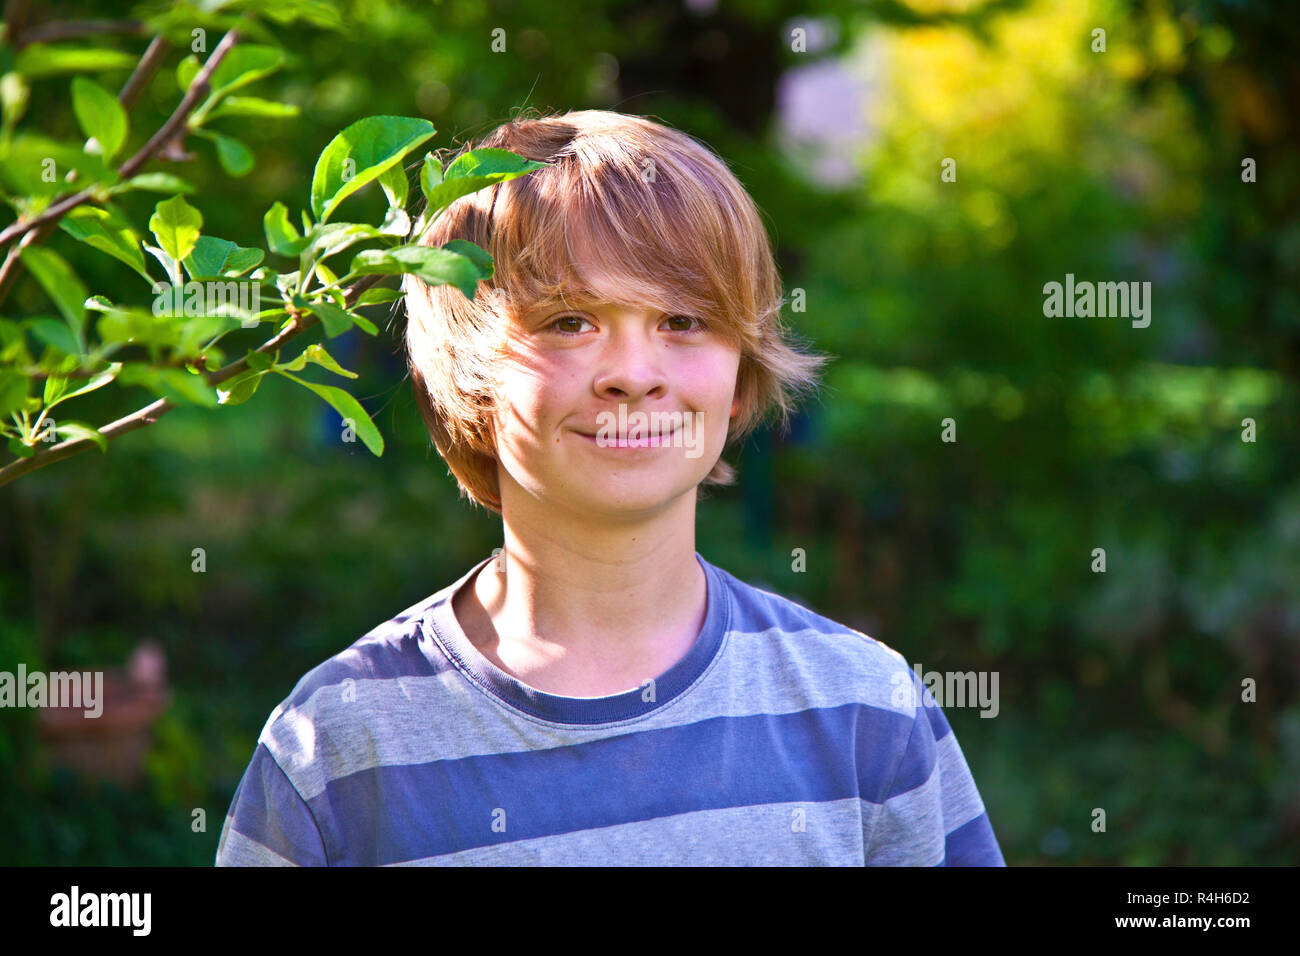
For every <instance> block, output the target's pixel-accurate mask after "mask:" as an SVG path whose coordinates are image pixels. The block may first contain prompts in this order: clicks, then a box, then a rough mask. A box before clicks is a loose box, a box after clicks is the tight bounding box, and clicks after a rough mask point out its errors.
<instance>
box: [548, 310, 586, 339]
mask: <svg viewBox="0 0 1300 956" xmlns="http://www.w3.org/2000/svg"><path fill="white" fill-rule="evenodd" d="M586 321H587V320H586V319H584V318H583V317H582V316H580V315H562V316H560V317H559V318H558V319H556V320H555V321H554V322H552V323H551V324H550V325H549V326H547V328H550V329H553V330H555V331H556V332H558V333H560V334H561V335H580V334H581V332H580V331H579V330H580V329H581V327H582V323H583V322H586ZM567 323H574V324H575V325H576V327H575V325H568V324H567ZM561 326H564V327H563V328H561Z"/></svg>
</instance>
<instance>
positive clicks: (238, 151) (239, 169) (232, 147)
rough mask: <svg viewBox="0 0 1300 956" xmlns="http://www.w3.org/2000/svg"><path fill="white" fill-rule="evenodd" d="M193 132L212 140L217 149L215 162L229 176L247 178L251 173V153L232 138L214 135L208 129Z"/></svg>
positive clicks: (219, 134)
mask: <svg viewBox="0 0 1300 956" xmlns="http://www.w3.org/2000/svg"><path fill="white" fill-rule="evenodd" d="M194 132H195V133H197V134H198V135H199V136H202V137H204V138H205V139H210V140H212V142H213V143H214V144H215V145H216V147H217V160H218V161H219V162H220V163H221V168H222V169H224V170H225V171H226V172H227V173H228V174H229V175H231V176H235V177H239V176H247V175H248V174H249V173H250V172H252V171H253V151H252V150H251V149H249V148H248V147H247V146H246V145H244V144H243V143H242V142H240V141H239V140H237V139H235V138H234V137H233V136H227V135H225V134H224V133H214V132H213V131H212V130H208V129H196V130H195V131H194Z"/></svg>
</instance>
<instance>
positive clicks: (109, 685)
mask: <svg viewBox="0 0 1300 956" xmlns="http://www.w3.org/2000/svg"><path fill="white" fill-rule="evenodd" d="M171 697H172V695H171V689H170V688H169V687H168V686H167V678H166V664H165V661H164V658H163V654H162V648H161V647H160V646H159V645H157V644H155V643H152V642H148V643H145V644H141V645H140V646H139V647H137V648H136V649H135V651H133V652H132V654H131V659H130V660H129V661H128V662H127V666H126V668H125V669H124V670H122V669H118V670H111V671H105V672H104V685H103V710H102V712H101V713H100V715H99V716H98V717H87V716H86V714H85V708H84V707H46V708H43V709H42V710H41V712H40V714H39V715H38V717H37V724H36V729H37V733H38V734H39V735H40V737H41V739H42V740H43V741H45V743H46V744H47V746H48V747H49V756H50V762H51V764H53V765H56V766H62V767H67V768H69V769H71V770H76V771H77V772H79V773H84V774H87V775H88V776H93V777H98V778H100V779H104V780H111V781H113V782H115V783H119V784H124V785H130V784H134V783H137V782H138V781H139V780H140V777H141V775H142V771H143V769H144V758H145V755H146V754H147V753H148V751H149V746H150V744H151V743H152V738H153V734H152V730H153V725H154V722H155V721H156V720H157V719H158V717H159V716H160V715H161V714H162V713H163V712H164V711H165V710H166V709H167V707H168V705H170V704H171Z"/></svg>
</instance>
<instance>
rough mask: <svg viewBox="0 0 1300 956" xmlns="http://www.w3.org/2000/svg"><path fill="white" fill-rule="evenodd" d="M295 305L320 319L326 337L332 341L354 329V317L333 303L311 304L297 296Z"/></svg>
mask: <svg viewBox="0 0 1300 956" xmlns="http://www.w3.org/2000/svg"><path fill="white" fill-rule="evenodd" d="M293 304H294V305H296V306H297V307H298V308H300V309H306V310H307V311H308V312H310V313H311V314H312V315H315V316H316V317H317V318H319V319H320V322H321V325H323V326H325V334H326V336H328V337H329V338H331V339H332V338H334V337H335V336H337V335H342V334H343V333H344V332H346V331H347V330H348V329H350V328H352V316H350V315H349V314H348V313H347V312H346V311H345V310H343V309H340V308H339V307H338V306H337V305H335V304H334V303H333V302H325V301H320V302H309V301H307V300H306V299H304V298H303V297H302V296H300V295H295V296H294V297H293Z"/></svg>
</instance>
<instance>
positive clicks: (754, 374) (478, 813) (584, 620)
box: [217, 110, 1003, 866]
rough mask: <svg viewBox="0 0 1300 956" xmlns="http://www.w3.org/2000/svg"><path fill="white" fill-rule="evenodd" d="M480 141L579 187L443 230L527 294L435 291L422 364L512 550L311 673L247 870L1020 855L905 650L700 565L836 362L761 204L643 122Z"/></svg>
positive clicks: (417, 372)
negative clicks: (712, 489) (717, 499)
mask: <svg viewBox="0 0 1300 956" xmlns="http://www.w3.org/2000/svg"><path fill="white" fill-rule="evenodd" d="M477 146H489V147H497V148H502V149H507V150H509V151H511V152H514V153H518V154H520V155H522V156H525V157H526V158H528V159H533V160H538V161H541V162H546V163H549V164H550V165H549V166H547V167H545V168H543V169H540V170H538V171H536V172H533V173H530V174H529V175H527V176H524V177H521V178H519V179H516V180H513V181H509V182H506V183H501V184H498V185H497V186H495V187H492V188H491V189H487V190H483V191H481V192H479V193H475V194H471V195H469V196H466V197H464V198H463V199H461V200H459V201H457V202H456V203H455V204H453V205H452V206H451V207H449V208H448V209H447V210H446V211H445V212H444V213H443V214H442V216H440V217H439V219H438V220H437V221H436V222H435V223H434V224H433V227H432V228H431V229H430V231H429V233H428V234H427V236H426V238H425V240H424V241H425V242H427V243H428V244H430V245H437V246H441V245H443V244H444V243H446V242H448V241H450V240H452V239H456V238H460V239H468V240H470V241H472V242H475V243H477V244H479V245H480V246H482V247H483V248H484V249H486V250H488V251H489V252H491V253H492V255H493V258H494V262H495V264H496V273H495V275H494V276H493V278H492V279H491V280H489V281H485V282H484V283H482V285H481V286H480V288H479V290H478V292H477V293H476V295H475V297H474V299H472V300H470V299H467V298H466V297H465V296H464V295H463V294H461V293H460V292H459V291H457V290H455V289H454V288H452V287H450V286H433V287H430V286H427V285H425V284H424V283H423V282H420V281H419V280H417V279H414V278H412V277H408V278H407V281H406V285H405V290H406V293H407V295H406V306H407V313H408V326H407V349H408V357H409V367H410V371H411V377H412V381H413V385H414V388H415V394H416V398H417V402H418V404H419V407H420V411H421V414H422V416H423V418H424V421H425V423H426V425H427V426H428V429H429V432H430V435H431V437H432V439H433V442H434V444H435V446H436V447H437V449H438V451H439V453H440V454H441V455H442V457H443V458H444V459H445V460H446V462H447V464H448V466H449V468H450V470H451V472H452V473H453V474H454V475H455V477H456V479H457V481H458V483H459V485H460V488H461V490H462V493H463V494H464V495H465V496H467V497H469V498H470V499H471V500H472V501H473V502H475V503H477V504H479V505H481V506H483V507H486V508H489V509H491V510H492V511H494V512H496V513H498V514H500V515H501V518H502V529H503V538H504V548H503V549H502V551H501V554H500V555H499V556H498V557H497V558H495V559H493V558H492V557H491V556H487V557H485V558H484V559H483V560H482V561H480V562H479V563H478V564H477V565H475V566H474V567H473V568H471V569H469V570H468V571H467V572H466V573H465V574H464V575H463V576H462V577H461V578H460V579H459V580H457V581H455V582H454V583H452V584H450V585H448V586H446V587H444V588H443V589H442V590H440V591H438V592H436V593H435V594H433V595H430V596H429V597H427V598H425V599H424V600H423V601H421V602H419V603H418V604H416V605H414V606H412V607H410V608H408V609H407V610H406V611H404V612H402V613H401V614H399V615H397V616H396V617H394V618H393V619H392V620H390V621H388V622H386V623H385V624H383V625H381V626H379V627H377V628H375V629H374V630H372V631H371V632H370V633H369V634H367V635H366V636H364V637H363V638H361V639H360V640H359V641H357V642H356V643H354V644H353V645H352V646H351V647H349V648H347V649H346V650H344V651H342V652H341V653H339V654H337V655H335V656H334V657H333V658H331V659H330V660H328V661H326V662H325V663H323V664H321V665H320V666H318V667H316V668H315V669H313V670H312V671H310V672H309V673H308V674H307V675H306V676H305V677H303V678H302V680H301V681H300V682H299V683H298V685H297V687H295V689H294V690H293V692H292V693H291V694H290V695H289V697H288V698H287V699H286V700H285V701H284V702H283V703H281V704H280V706H279V707H277V708H276V710H275V711H274V712H273V713H272V715H271V717H270V719H269V720H268V721H267V724H266V726H265V728H264V729H263V731H262V734H261V737H260V738H259V741H258V744H257V748H256V750H255V752H254V755H253V759H252V762H251V763H250V765H249V768H248V770H247V772H246V773H245V775H244V778H243V780H242V781H241V782H240V785H239V788H238V790H237V791H236V793H235V797H234V800H233V802H232V806H231V809H230V814H229V815H228V817H227V819H226V822H225V825H224V827H223V828H222V833H221V840H220V845H219V847H218V850H217V863H218V865H292V864H301V865H356V864H362V865H376V864H424V865H445V864H542V865H591V864H598V865H599V864H603V865H858V866H861V865H863V864H883V865H939V864H947V865H1002V864H1003V859H1002V854H1001V851H1000V849H999V847H998V844H997V841H996V839H995V837H994V835H993V831H992V828H991V826H990V824H989V820H988V816H987V814H986V813H985V810H984V805H983V803H982V801H981V799H980V796H979V793H978V792H977V790H976V788H975V785H974V781H973V780H972V778H971V774H970V771H969V769H968V767H967V765H966V762H965V759H964V757H963V755H962V752H961V749H960V747H959V746H958V744H957V741H956V738H955V736H954V735H953V733H952V731H951V729H950V727H949V725H948V723H947V721H946V719H945V717H944V715H943V712H942V711H941V710H940V709H939V708H938V707H937V706H933V699H932V698H928V696H927V692H926V691H925V689H924V688H923V687H921V686H920V684H919V681H917V679H916V677H915V675H913V674H912V673H911V672H910V671H909V670H908V665H907V663H906V661H905V660H904V659H903V657H902V656H901V655H899V654H898V653H897V652H896V651H893V650H891V649H890V648H888V647H886V646H885V645H883V644H881V643H879V642H877V641H875V640H873V639H872V638H870V637H868V636H866V635H864V634H861V633H858V632H856V631H854V630H852V629H850V628H847V627H845V626H843V625H841V624H837V623H836V622H834V621H831V620H829V619H827V618H824V617H822V616H820V615H817V614H815V613H813V612H812V611H810V610H808V609H806V608H804V607H801V606H800V605H798V604H796V603H794V602H792V601H789V600H786V599H784V598H781V597H779V596H777V595H775V594H770V593H768V592H766V591H762V590H759V589H757V588H754V587H752V586H750V585H747V584H745V583H744V582H742V581H739V580H738V579H736V578H735V577H733V576H732V575H730V574H728V573H727V572H726V571H723V570H722V569H720V568H717V567H715V566H714V565H712V564H710V563H709V562H707V561H705V560H704V558H703V557H701V556H700V555H699V554H698V553H697V551H696V549H695V508H696V499H697V493H698V489H699V488H700V487H701V486H702V485H710V484H726V483H729V482H731V481H732V480H733V478H734V472H733V471H732V469H731V468H730V466H728V465H727V464H726V463H725V462H723V461H722V460H721V455H722V452H723V450H724V446H726V445H727V444H728V443H729V442H739V441H740V440H741V439H743V438H744V436H745V435H747V434H748V433H749V432H751V431H752V430H753V429H754V428H755V427H756V426H757V425H758V424H759V423H760V422H761V421H762V420H763V419H764V418H765V417H767V416H768V415H769V414H771V413H776V415H777V416H778V417H779V418H781V420H782V421H784V420H785V419H786V416H787V415H788V412H789V410H790V408H791V407H792V405H793V396H794V395H795V394H796V393H798V392H800V391H803V390H808V389H810V388H812V387H813V385H814V384H815V379H816V372H817V369H818V368H819V366H820V365H821V363H822V361H823V359H822V358H821V357H820V356H814V355H809V354H805V353H802V352H800V351H798V350H797V349H795V348H793V347H792V346H791V345H790V344H789V343H788V342H787V341H786V338H785V334H784V330H783V328H782V326H781V324H780V321H779V317H778V313H779V310H780V307H781V304H782V296H781V286H780V281H779V279H778V277H777V273H776V268H775V263H774V261H773V258H772V254H771V249H770V245H769V242H768V239H767V235H766V232H765V230H764V229H763V226H762V222H761V219H760V218H759V215H758V212H757V209H756V208H755V206H754V204H753V202H752V200H751V199H750V198H749V196H748V194H747V193H746V192H745V190H744V188H743V187H742V186H741V185H740V183H739V182H738V181H737V180H736V179H735V177H734V176H733V175H732V174H731V172H730V171H729V170H728V169H727V167H726V165H725V164H724V163H723V162H722V161H721V160H720V159H718V158H717V156H716V155H715V154H713V153H712V152H711V151H710V150H709V149H708V148H707V147H705V146H703V145H702V144H700V143H699V142H698V141H696V140H694V139H693V138H691V137H689V136H687V135H685V134H682V133H680V132H678V131H675V130H671V129H669V128H667V127H665V126H663V125H661V124H658V123H655V122H652V121H650V120H648V119H644V118H641V117H636V116H626V115H622V114H618V113H612V112H605V111H597V110H588V111H580V112H570V113H567V114H564V115H560V116H549V117H539V118H533V119H520V120H516V121H514V122H512V123H508V124H506V125H504V126H501V127H499V128H498V129H497V130H495V131H494V132H493V133H492V134H491V135H489V136H488V137H487V139H486V140H484V141H482V142H481V143H479V144H477ZM899 674H903V675H906V676H905V678H903V680H904V681H905V683H906V686H905V687H904V688H902V689H904V690H909V691H910V692H909V693H903V694H900V693H899V690H900V687H899V683H898V680H897V679H894V678H895V677H896V675H899Z"/></svg>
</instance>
